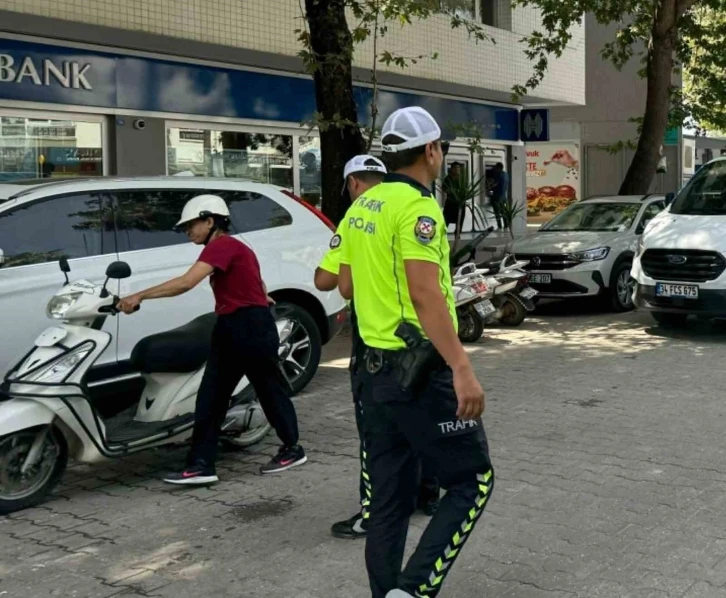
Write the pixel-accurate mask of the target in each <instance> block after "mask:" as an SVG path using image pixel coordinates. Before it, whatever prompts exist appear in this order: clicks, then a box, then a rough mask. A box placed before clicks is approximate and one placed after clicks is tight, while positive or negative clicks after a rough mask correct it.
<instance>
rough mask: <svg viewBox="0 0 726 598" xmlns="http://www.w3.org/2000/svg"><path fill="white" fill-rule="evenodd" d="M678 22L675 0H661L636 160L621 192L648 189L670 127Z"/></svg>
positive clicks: (625, 193) (644, 192) (624, 193)
mask: <svg viewBox="0 0 726 598" xmlns="http://www.w3.org/2000/svg"><path fill="white" fill-rule="evenodd" d="M677 24H678V11H677V5H676V0H660V1H659V2H658V12H657V14H656V17H655V20H654V23H653V35H652V40H651V45H650V48H648V66H647V85H648V88H647V89H648V91H647V97H646V102H645V115H644V117H643V126H642V130H641V132H640V139H638V147H637V149H636V150H635V155H634V156H633V161H632V162H631V163H630V168H628V172H627V174H626V175H625V179H624V180H623V183H622V185H621V186H620V192H619V193H620V195H641V194H646V193H648V192H649V191H650V185H651V183H652V182H653V177H654V176H655V173H656V169H657V168H658V162H659V160H660V148H661V146H662V145H663V140H664V138H665V133H666V128H667V127H668V112H669V111H670V88H671V77H672V75H673V65H674V54H675V46H676V39H677V35H678V29H677Z"/></svg>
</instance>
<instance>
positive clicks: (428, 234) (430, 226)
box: [413, 216, 436, 245]
mask: <svg viewBox="0 0 726 598" xmlns="http://www.w3.org/2000/svg"><path fill="white" fill-rule="evenodd" d="M413 232H414V234H415V235H416V240H417V241H418V242H419V243H423V244H424V245H428V244H429V243H431V241H432V240H433V238H434V237H435V236H436V221H435V220H434V219H433V218H430V217H428V216H419V217H418V220H417V221H416V226H415V227H414V231H413Z"/></svg>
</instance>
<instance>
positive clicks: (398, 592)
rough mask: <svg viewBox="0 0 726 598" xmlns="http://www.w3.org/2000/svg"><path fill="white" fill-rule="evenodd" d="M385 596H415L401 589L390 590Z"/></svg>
mask: <svg viewBox="0 0 726 598" xmlns="http://www.w3.org/2000/svg"><path fill="white" fill-rule="evenodd" d="M386 598H416V597H415V596H411V594H409V593H408V592H404V591H403V590H391V591H390V592H388V594H386Z"/></svg>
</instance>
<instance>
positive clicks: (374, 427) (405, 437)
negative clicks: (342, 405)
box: [363, 364, 494, 598]
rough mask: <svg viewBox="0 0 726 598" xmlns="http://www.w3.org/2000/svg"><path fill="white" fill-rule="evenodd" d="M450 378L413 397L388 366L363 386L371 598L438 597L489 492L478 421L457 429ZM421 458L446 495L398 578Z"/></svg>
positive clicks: (431, 382) (436, 376)
mask: <svg viewBox="0 0 726 598" xmlns="http://www.w3.org/2000/svg"><path fill="white" fill-rule="evenodd" d="M457 407H458V403H457V400H456V394H455V392H454V385H453V375H452V372H451V370H450V369H449V368H448V367H446V366H442V367H440V368H439V369H437V370H435V371H433V372H431V374H430V375H429V378H428V380H427V381H426V382H425V383H424V384H422V385H421V387H420V389H419V390H417V391H416V392H413V391H404V390H402V389H401V387H400V386H399V385H398V384H397V382H396V380H395V377H394V374H393V372H392V369H391V366H390V365H388V364H384V367H383V369H382V370H381V371H379V372H377V373H375V374H371V375H370V378H369V379H368V380H367V382H366V384H365V385H364V392H363V409H364V419H365V421H364V425H365V440H366V450H367V453H368V467H369V473H370V478H371V482H372V486H373V488H374V492H373V495H372V497H371V515H370V520H369V523H368V534H367V539H366V565H367V568H368V577H369V580H370V585H371V590H372V593H373V598H384V597H385V596H386V594H387V593H388V592H389V591H391V590H393V589H401V590H404V591H406V592H407V593H409V594H411V595H412V596H418V597H432V596H436V595H437V594H438V593H439V591H440V590H441V586H442V583H443V581H444V579H445V578H446V575H447V574H448V572H449V571H450V570H451V566H452V565H453V563H454V560H455V559H456V557H457V556H458V555H459V553H460V551H461V549H462V547H463V546H464V543H465V542H466V540H467V539H468V538H469V536H470V535H471V532H472V530H473V529H474V526H475V525H476V523H477V521H478V520H479V517H480V516H481V514H482V512H483V511H484V507H485V506H486V504H487V501H488V500H489V497H490V496H491V493H492V490H493V487H494V471H493V469H492V465H491V462H490V459H489V448H488V444H487V439H486V434H485V432H484V427H483V424H482V421H481V420H480V419H479V420H471V421H466V422H463V421H459V420H457V417H456V411H457ZM416 454H419V455H420V456H421V458H422V460H423V461H424V463H426V464H427V466H429V467H430V468H431V470H432V472H433V473H435V474H436V476H437V477H438V480H439V483H440V484H441V486H442V487H443V488H445V489H446V491H447V492H446V494H445V495H444V497H443V499H442V500H441V504H440V506H439V509H438V511H437V512H436V514H435V515H434V516H433V517H432V519H431V521H430V522H429V524H428V526H427V527H426V530H425V531H424V533H423V535H422V537H421V540H420V542H419V544H418V547H417V548H416V550H415V552H414V553H413V555H412V556H411V558H410V560H409V561H408V563H407V565H406V567H405V568H404V569H403V570H401V567H402V564H403V554H404V548H405V544H406V535H407V532H408V522H409V517H410V516H411V514H412V513H413V511H414V503H415V497H416V489H417V488H416V472H417V467H416V459H415V455H416Z"/></svg>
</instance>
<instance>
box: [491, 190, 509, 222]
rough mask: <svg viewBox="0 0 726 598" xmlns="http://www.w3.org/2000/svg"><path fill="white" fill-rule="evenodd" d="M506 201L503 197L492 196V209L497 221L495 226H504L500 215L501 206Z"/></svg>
mask: <svg viewBox="0 0 726 598" xmlns="http://www.w3.org/2000/svg"><path fill="white" fill-rule="evenodd" d="M505 203H507V200H506V198H504V197H492V210H493V211H494V218H495V219H496V221H497V228H500V229H501V228H503V227H504V218H503V217H502V208H503V207H504V204H505Z"/></svg>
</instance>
